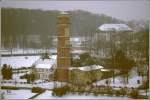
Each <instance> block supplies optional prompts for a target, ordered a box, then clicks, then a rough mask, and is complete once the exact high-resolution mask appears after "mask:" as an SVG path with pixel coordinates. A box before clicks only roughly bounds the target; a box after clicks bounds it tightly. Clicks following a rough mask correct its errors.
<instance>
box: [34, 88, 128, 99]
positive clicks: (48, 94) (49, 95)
mask: <svg viewBox="0 0 150 100" xmlns="http://www.w3.org/2000/svg"><path fill="white" fill-rule="evenodd" d="M35 99H119V100H120V99H129V98H128V97H113V96H100V95H99V96H94V95H92V94H89V95H87V96H86V95H78V94H68V95H65V96H63V97H56V96H52V91H48V90H47V91H45V92H44V93H42V94H41V95H39V96H37V97H36V98H35Z"/></svg>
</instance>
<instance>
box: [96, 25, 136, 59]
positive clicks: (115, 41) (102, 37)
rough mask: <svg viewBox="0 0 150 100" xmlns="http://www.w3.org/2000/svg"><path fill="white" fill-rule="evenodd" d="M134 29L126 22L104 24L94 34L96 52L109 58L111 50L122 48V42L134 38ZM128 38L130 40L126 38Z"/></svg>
mask: <svg viewBox="0 0 150 100" xmlns="http://www.w3.org/2000/svg"><path fill="white" fill-rule="evenodd" d="M133 33H134V32H133V30H132V29H131V28H130V27H129V26H128V25H126V24H112V23H109V24H103V25H101V26H99V27H98V28H97V30H96V33H95V35H94V40H96V42H97V43H96V47H97V48H96V54H95V53H94V55H97V56H99V57H101V58H107V57H108V58H109V56H110V50H111V49H112V48H113V47H114V48H122V47H121V45H122V44H121V43H124V41H131V40H133ZM126 38H128V39H129V40H126Z"/></svg>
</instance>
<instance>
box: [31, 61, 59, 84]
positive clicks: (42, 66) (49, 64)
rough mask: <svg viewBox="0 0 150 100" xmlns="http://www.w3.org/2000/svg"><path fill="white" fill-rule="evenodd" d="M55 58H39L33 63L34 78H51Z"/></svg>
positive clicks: (49, 79)
mask: <svg viewBox="0 0 150 100" xmlns="http://www.w3.org/2000/svg"><path fill="white" fill-rule="evenodd" d="M55 61H56V60H55V59H53V58H49V59H39V60H37V61H36V62H35V63H34V64H33V66H34V67H33V74H34V75H35V77H36V79H40V80H48V81H51V80H53V75H54V69H55Z"/></svg>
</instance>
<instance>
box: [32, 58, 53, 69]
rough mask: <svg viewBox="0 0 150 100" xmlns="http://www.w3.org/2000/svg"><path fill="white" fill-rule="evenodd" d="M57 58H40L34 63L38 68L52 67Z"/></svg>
mask: <svg viewBox="0 0 150 100" xmlns="http://www.w3.org/2000/svg"><path fill="white" fill-rule="evenodd" d="M55 61H56V60H55V59H39V60H37V61H36V62H35V63H34V65H35V67H36V68H48V69H50V68H52V66H53V65H54V64H55Z"/></svg>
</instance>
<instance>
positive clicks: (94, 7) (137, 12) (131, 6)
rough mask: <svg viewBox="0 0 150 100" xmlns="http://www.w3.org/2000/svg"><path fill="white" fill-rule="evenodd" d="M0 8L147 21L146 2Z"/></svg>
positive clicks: (54, 3) (24, 4) (25, 3)
mask: <svg viewBox="0 0 150 100" xmlns="http://www.w3.org/2000/svg"><path fill="white" fill-rule="evenodd" d="M1 7H13V8H29V9H43V10H61V11H68V10H78V9H81V10H86V11H90V12H93V13H98V14H101V13H103V14H106V15H109V16H112V17H115V18H119V19H122V20H126V21H127V20H133V19H135V20H140V19H144V20H149V19H150V13H149V9H150V1H148V0H141V1H140V0H132V1H130V0H127V1H119V0H112V1H111V0H109V1H20V2H19V1H13V2H10V1H2V2H1Z"/></svg>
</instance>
